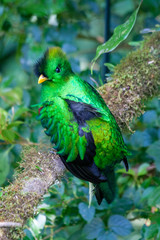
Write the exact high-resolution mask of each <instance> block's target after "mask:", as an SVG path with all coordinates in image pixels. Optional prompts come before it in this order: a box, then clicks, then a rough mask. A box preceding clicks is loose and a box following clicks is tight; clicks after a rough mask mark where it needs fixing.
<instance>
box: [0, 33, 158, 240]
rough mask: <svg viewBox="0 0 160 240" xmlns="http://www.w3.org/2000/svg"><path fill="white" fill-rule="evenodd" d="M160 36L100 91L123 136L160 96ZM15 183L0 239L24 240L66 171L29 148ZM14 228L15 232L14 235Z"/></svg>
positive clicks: (3, 211)
mask: <svg viewBox="0 0 160 240" xmlns="http://www.w3.org/2000/svg"><path fill="white" fill-rule="evenodd" d="M159 42H160V32H157V33H154V34H152V35H151V36H149V37H148V38H147V39H145V40H144V42H143V43H142V46H141V47H140V48H139V49H138V50H136V51H133V52H131V53H130V54H129V55H128V56H127V57H126V58H124V59H123V60H122V61H121V63H120V64H118V65H117V66H116V67H115V71H114V74H113V75H112V76H111V77H112V81H111V82H109V83H107V84H105V85H103V86H102V87H100V88H99V89H98V90H99V92H100V94H101V95H102V97H103V98H104V100H105V102H106V103H107V105H108V106H109V108H110V110H111V112H112V113H113V114H114V116H115V118H116V120H117V122H118V124H119V126H120V128H121V130H122V132H127V133H129V134H131V132H132V130H131V128H133V129H134V127H133V120H134V119H136V118H137V117H138V116H140V114H142V113H143V112H144V111H145V103H146V101H147V100H148V99H150V98H152V97H154V96H158V94H159V92H160V61H159V56H160V44H159ZM22 155H23V156H22V159H23V161H22V162H21V163H20V167H19V170H18V173H17V175H16V176H15V180H14V182H13V183H12V184H10V185H9V186H7V187H6V188H4V189H3V194H2V196H1V197H0V239H3V240H13V239H15V238H16V237H19V238H22V237H23V235H24V233H23V225H24V223H25V222H26V220H27V219H28V218H29V217H31V216H33V213H34V212H35V208H36V206H37V205H38V203H39V201H40V200H41V199H42V197H43V195H44V193H45V192H46V191H47V189H48V188H49V186H50V185H51V184H53V183H55V181H56V180H60V178H61V176H62V175H63V173H64V170H65V167H64V166H63V164H62V163H61V161H60V158H59V156H58V155H56V153H51V152H49V153H48V152H47V151H46V149H45V148H40V149H39V147H38V146H30V145H29V146H26V147H24V149H23V152H22ZM11 228H12V231H11Z"/></svg>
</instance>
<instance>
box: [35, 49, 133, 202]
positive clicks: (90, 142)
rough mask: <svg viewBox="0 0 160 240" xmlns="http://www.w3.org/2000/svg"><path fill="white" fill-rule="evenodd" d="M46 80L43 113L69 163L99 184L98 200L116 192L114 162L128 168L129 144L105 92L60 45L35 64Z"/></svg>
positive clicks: (110, 197) (96, 187) (44, 122)
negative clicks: (84, 77)
mask: <svg viewBox="0 0 160 240" xmlns="http://www.w3.org/2000/svg"><path fill="white" fill-rule="evenodd" d="M35 74H36V75H37V76H38V78H39V79H38V83H39V84H41V85H42V88H41V101H40V104H39V117H38V119H39V120H41V124H42V126H43V127H44V128H45V129H46V130H45V133H46V134H47V135H48V136H50V137H51V143H53V144H54V145H53V148H54V149H56V150H57V154H58V155H59V156H60V158H61V160H62V162H63V163H64V165H65V166H66V168H67V169H68V170H69V171H70V172H71V173H72V174H73V175H75V176H76V177H78V178H80V179H83V180H85V181H89V182H90V183H92V184H93V185H94V191H95V196H96V199H97V202H98V204H101V202H102V199H103V198H105V199H106V201H107V202H108V203H111V202H112V201H113V199H114V197H115V192H116V184H115V174H114V167H115V165H116V164H117V163H120V162H121V161H123V162H124V165H125V168H126V170H128V162H127V158H126V155H127V154H128V151H127V147H126V145H125V143H124V141H123V138H122V134H121V131H120V129H119V127H118V125H117V123H116V120H115V118H114V116H113V115H112V113H111V112H110V110H109V108H108V107H107V105H106V104H105V102H104V100H103V99H102V97H101V96H100V94H99V93H98V92H97V91H96V90H95V88H93V87H92V86H91V85H90V84H89V83H87V82H86V81H84V80H82V79H81V78H80V77H79V76H77V75H76V74H75V73H74V72H73V71H72V69H71V65H70V63H69V61H68V59H67V57H66V55H65V53H64V52H63V51H62V50H61V49H60V48H59V47H52V48H49V49H48V50H47V51H46V52H45V54H44V56H43V57H42V58H41V59H40V60H39V61H38V62H37V63H36V65H35Z"/></svg>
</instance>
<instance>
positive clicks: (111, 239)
mask: <svg viewBox="0 0 160 240" xmlns="http://www.w3.org/2000/svg"><path fill="white" fill-rule="evenodd" d="M97 240H117V237H116V235H115V234H114V233H112V232H105V233H100V234H99V236H98V238H97Z"/></svg>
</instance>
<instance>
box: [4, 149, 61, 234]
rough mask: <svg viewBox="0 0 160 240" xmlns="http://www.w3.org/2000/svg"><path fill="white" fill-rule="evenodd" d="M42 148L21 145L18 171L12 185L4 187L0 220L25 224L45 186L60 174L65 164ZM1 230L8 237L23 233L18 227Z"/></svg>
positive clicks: (33, 211)
mask: <svg viewBox="0 0 160 240" xmlns="http://www.w3.org/2000/svg"><path fill="white" fill-rule="evenodd" d="M41 149H42V148H38V147H37V146H25V147H24V149H23V151H22V162H21V163H20V166H19V169H18V174H16V176H15V180H14V182H13V184H11V185H9V186H8V187H6V188H4V189H3V194H2V196H1V197H0V222H18V223H21V224H22V225H24V223H25V221H26V220H27V219H28V218H29V217H33V213H35V209H36V206H37V205H38V203H39V201H40V200H41V198H42V196H43V194H44V193H45V191H46V190H47V189H48V187H49V186H50V185H51V184H52V183H53V182H54V181H55V180H56V179H57V178H59V177H60V176H62V174H63V171H64V166H63V165H62V163H61V161H60V160H59V157H58V156H57V155H56V154H53V153H47V152H46V151H44V149H43V153H42V150H41ZM40 169H41V170H40ZM4 231H5V235H6V237H8V239H19V238H21V237H22V236H23V234H24V233H23V230H22V229H21V228H17V229H15V228H14V229H10V230H9V231H7V230H4Z"/></svg>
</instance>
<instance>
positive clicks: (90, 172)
mask: <svg viewBox="0 0 160 240" xmlns="http://www.w3.org/2000/svg"><path fill="white" fill-rule="evenodd" d="M84 112H85V113H86V116H85V115H84ZM76 114H77V115H76ZM95 116H97V113H96V111H95V109H93V108H91V107H90V106H87V105H84V104H78V103H76V102H73V101H70V100H68V99H62V98H60V97H56V98H54V99H53V101H51V102H45V103H43V107H41V108H40V114H39V119H40V120H41V123H42V126H43V127H44V128H46V131H45V133H46V134H47V135H49V136H51V142H52V143H55V146H54V148H55V149H57V150H58V154H59V155H60V157H61V159H62V161H63V162H64V164H65V166H66V167H67V168H68V170H70V171H71V172H72V173H73V174H74V175H75V176H77V177H79V178H81V179H84V180H87V181H90V182H93V183H98V182H102V181H106V177H104V176H103V174H102V173H101V171H99V169H98V167H97V166H96V165H95V163H94V159H93V158H94V156H95V154H96V146H95V144H94V139H93V136H92V133H91V131H90V130H89V128H88V125H87V124H86V122H85V119H90V118H93V117H95Z"/></svg>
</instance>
